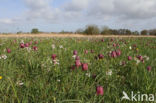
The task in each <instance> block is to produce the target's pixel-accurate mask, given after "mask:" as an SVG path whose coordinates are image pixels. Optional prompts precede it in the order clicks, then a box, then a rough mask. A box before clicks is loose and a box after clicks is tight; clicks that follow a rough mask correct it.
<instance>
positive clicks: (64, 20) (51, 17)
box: [0, 0, 156, 29]
mask: <svg viewBox="0 0 156 103" xmlns="http://www.w3.org/2000/svg"><path fill="white" fill-rule="evenodd" d="M23 1H24V3H25V6H26V11H23V12H24V15H21V16H20V17H16V18H11V19H0V23H5V24H15V23H16V24H23V25H24V24H27V23H29V24H36V25H38V24H40V25H42V24H44V25H46V24H47V25H48V24H54V23H56V24H59V25H62V24H64V26H65V24H70V23H72V24H73V25H74V24H75V25H77V24H83V25H86V24H91V23H97V24H99V25H102V24H103V25H108V26H112V25H116V27H117V26H118V28H120V27H121V28H134V29H135V28H137V29H139V28H144V27H146V28H152V27H153V22H156V0H67V1H66V2H65V3H64V4H62V5H60V6H55V7H54V6H53V2H55V0H23ZM60 2H61V0H60ZM81 26H82V25H81ZM73 28H75V27H73Z"/></svg>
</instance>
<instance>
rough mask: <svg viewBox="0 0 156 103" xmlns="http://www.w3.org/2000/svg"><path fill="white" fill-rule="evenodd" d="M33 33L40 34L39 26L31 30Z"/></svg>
mask: <svg viewBox="0 0 156 103" xmlns="http://www.w3.org/2000/svg"><path fill="white" fill-rule="evenodd" d="M31 33H32V34H38V33H39V30H38V29H37V28H34V29H32V30H31Z"/></svg>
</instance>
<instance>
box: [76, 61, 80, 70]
mask: <svg viewBox="0 0 156 103" xmlns="http://www.w3.org/2000/svg"><path fill="white" fill-rule="evenodd" d="M75 65H76V67H77V68H78V67H79V66H81V62H80V60H76V61H75Z"/></svg>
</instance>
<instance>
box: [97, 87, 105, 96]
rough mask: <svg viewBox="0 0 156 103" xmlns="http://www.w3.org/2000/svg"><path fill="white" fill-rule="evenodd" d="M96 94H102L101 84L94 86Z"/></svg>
mask: <svg viewBox="0 0 156 103" xmlns="http://www.w3.org/2000/svg"><path fill="white" fill-rule="evenodd" d="M96 94H97V95H103V94H104V93H103V87H102V86H97V87H96Z"/></svg>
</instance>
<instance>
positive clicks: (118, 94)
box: [0, 38, 156, 103]
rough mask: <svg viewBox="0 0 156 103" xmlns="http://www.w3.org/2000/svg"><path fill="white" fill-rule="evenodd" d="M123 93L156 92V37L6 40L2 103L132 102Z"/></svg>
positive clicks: (0, 42)
mask: <svg viewBox="0 0 156 103" xmlns="http://www.w3.org/2000/svg"><path fill="white" fill-rule="evenodd" d="M123 91H125V92H126V93H128V95H130V93H131V91H134V92H135V93H138V92H139V93H143V94H144V93H146V94H155V93H156V39H155V38H1V39H0V103H129V102H130V101H128V100H121V98H122V96H123ZM145 99H146V98H144V103H146V101H145ZM155 99H156V98H155ZM130 103H131V102H130ZM137 103H140V102H137Z"/></svg>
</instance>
